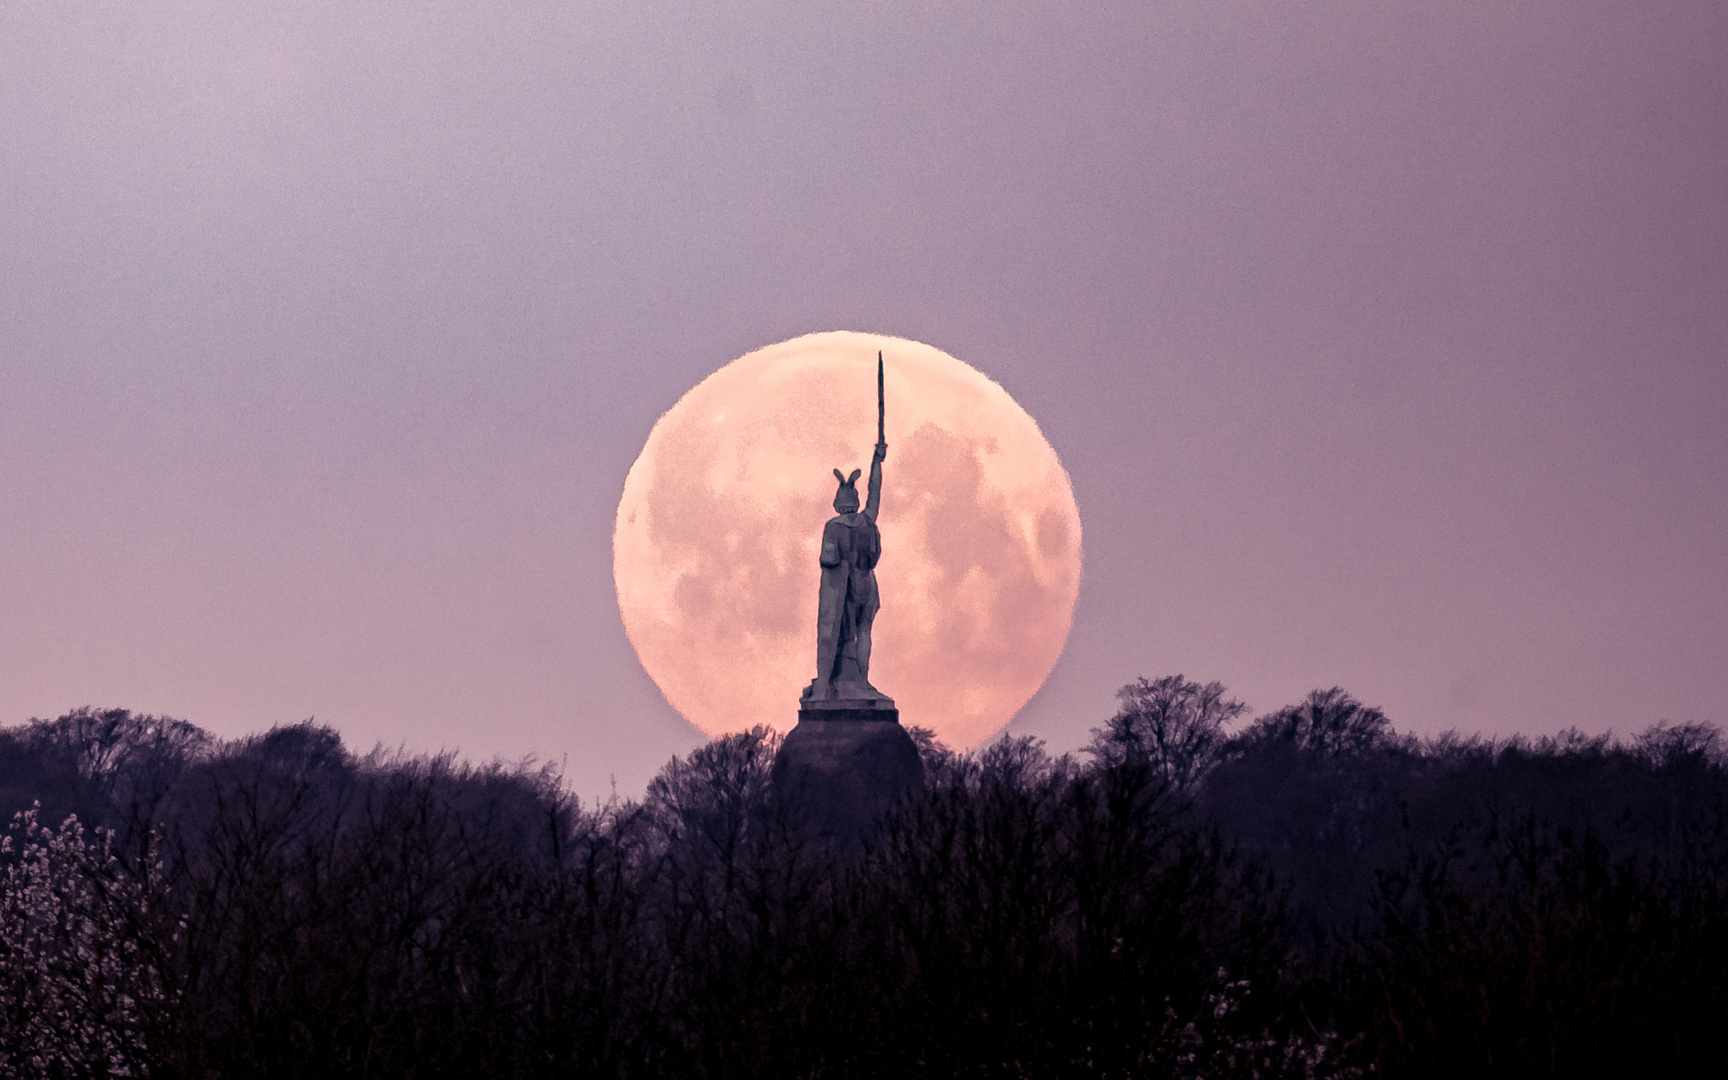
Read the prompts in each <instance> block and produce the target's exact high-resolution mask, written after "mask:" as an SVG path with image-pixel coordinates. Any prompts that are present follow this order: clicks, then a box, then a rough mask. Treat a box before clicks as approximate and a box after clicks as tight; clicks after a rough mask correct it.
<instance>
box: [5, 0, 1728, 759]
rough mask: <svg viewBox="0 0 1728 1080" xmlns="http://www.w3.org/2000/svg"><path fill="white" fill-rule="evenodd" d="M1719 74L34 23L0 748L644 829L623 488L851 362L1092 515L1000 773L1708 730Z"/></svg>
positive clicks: (669, 7)
mask: <svg viewBox="0 0 1728 1080" xmlns="http://www.w3.org/2000/svg"><path fill="white" fill-rule="evenodd" d="M1724 56H1728V7H1725V6H1724V5H1722V4H1720V3H1716V2H1698V3H1660V2H1658V3H1648V4H1635V5H1631V4H1624V3H1606V2H1596V0H1555V2H1542V3H1523V4H1502V3H1448V4H1424V5H1409V4H1384V3H1367V2H1363V3H1330V4H1323V3H1299V4H1293V3H1289V2H1287V0H1265V2H1244V3H1226V2H1219V0H1194V2H1182V3H1148V2H1145V0H1134V2H1130V3H1122V4H1106V3H1089V4H1083V5H1057V4H1049V3H1026V4H1015V3H1003V2H992V3H980V4H958V3H953V4H930V3H925V2H906V3H849V4H834V5H828V6H827V10H826V11H824V10H823V7H822V6H820V5H810V4H805V3H799V4H792V3H783V4H775V3H736V4H728V3H714V2H711V0H703V2H700V3H697V2H688V3H686V2H672V3H663V4H653V5H644V4H632V3H607V4H579V5H576V4H564V3H559V4H543V5H542V4H526V3H524V4H511V5H486V4H482V5H474V4H460V5H459V4H420V5H408V6H404V5H380V6H369V5H363V4H355V3H352V2H342V3H328V4H306V3H296V2H293V0H288V2H286V3H283V4H278V5H269V6H266V7H257V6H249V7H246V8H244V9H242V8H237V7H236V6H235V5H232V4H226V3H215V2H212V3H204V4H174V3H162V4H153V5H147V6H145V7H143V8H140V7H139V6H137V5H128V4H118V3H114V4H105V3H81V4H76V5H68V4H17V5H8V6H6V7H4V8H3V9H0V102H4V103H5V107H4V108H0V376H3V381H0V723H14V722H19V721H22V720H25V719H27V718H29V717H31V716H51V715H56V714H58V713H60V712H63V711H65V710H66V709H69V708H72V707H74V706H78V705H84V704H96V705H117V706H125V707H129V708H133V709H138V710H144V711H152V712H162V713H168V714H170V715H174V716H178V717H182V718H184V719H187V720H190V721H192V722H194V723H197V724H200V725H202V726H204V727H207V728H209V729H211V730H213V731H215V732H217V733H219V734H223V735H240V734H244V733H247V732H251V731H257V730H261V729H263V728H266V727H268V726H270V725H272V724H276V723H282V722H292V721H296V720H300V719H304V718H306V717H307V716H316V717H317V718H318V719H319V720H321V721H326V722H329V723H332V724H334V725H335V726H337V727H338V728H339V729H341V730H342V732H343V733H344V735H345V737H347V739H348V740H349V742H350V743H351V744H352V745H357V746H361V747H369V746H370V745H372V744H373V743H374V742H377V741H383V742H385V743H388V744H390V745H398V744H401V745H405V746H406V747H408V748H409V749H417V750H418V749H434V748H436V747H438V746H441V745H454V746H460V747H461V748H462V749H463V750H464V751H466V752H468V753H470V754H472V755H474V756H482V757H484V756H490V755H493V754H503V755H506V756H517V755H521V754H525V753H530V752H532V753H537V754H539V755H541V756H542V757H551V758H554V759H566V760H567V761H568V773H569V776H570V778H571V781H572V782H573V783H574V784H575V785H576V786H577V787H578V789H579V790H582V791H584V792H589V793H593V792H599V791H604V790H606V787H607V785H608V783H609V779H610V778H611V777H616V778H617V782H618V785H619V790H620V791H622V792H625V793H630V792H633V791H637V790H640V788H641V786H642V784H643V783H644V782H645V781H646V779H647V778H648V776H649V775H650V774H651V773H652V771H653V770H654V769H655V768H656V767H657V766H658V765H659V764H661V763H662V762H663V761H664V760H665V759H666V758H667V757H669V756H670V755H672V754H674V753H679V752H683V751H684V750H687V749H688V748H690V747H691V746H693V745H695V744H696V743H697V741H698V740H699V739H700V736H699V735H698V734H697V732H696V731H695V730H694V729H693V728H691V727H689V725H687V724H685V723H684V722H683V721H682V720H681V719H679V718H678V717H677V716H676V714H674V713H673V712H672V710H671V709H670V708H669V707H668V706H667V705H666V704H665V702H664V701H663V700H662V699H661V698H660V696H659V694H658V693H657V692H656V690H655V689H654V687H653V684H652V683H651V682H650V681H649V679H648V677H647V676H646V675H645V674H644V673H643V672H642V670H641V668H640V666H639V665H638V664H637V663H636V661H635V659H634V657H633V655H632V654H631V652H630V648H629V644H628V642H627V641H626V640H625V637H624V633H623V629H622V627H621V625H620V621H619V617H618V612H617V607H616V604H615V602H614V599H613V591H612V583H611V579H610V572H611V552H610V547H609V544H610V537H611V526H612V515H613V511H614V509H615V508H616V505H617V500H618V496H619V493H620V491H621V489H622V485H623V480H624V475H625V472H626V471H627V470H628V468H629V466H630V463H631V461H632V460H633V459H634V458H635V456H636V454H637V452H638V451H639V450H640V448H641V445H642V442H643V440H644V439H645V438H646V437H647V434H648V431H649V428H650V427H651V426H652V425H653V423H654V421H655V419H656V418H657V417H658V416H659V415H660V413H661V412H662V411H664V410H665V409H667V408H669V407H670V406H671V405H672V404H673V402H675V401H676V400H677V399H678V397H679V396H680V395H681V394H682V393H683V392H684V391H685V390H687V389H688V388H689V387H691V386H692V385H694V384H695V383H696V382H698V381H699V380H700V379H701V378H703V377H704V376H705V375H707V374H708V373H709V372H711V371H713V370H714V369H715V368H717V367H719V366H720V365H722V364H724V363H725V362H727V361H729V360H731V359H733V358H734V357H736V356H738V355H740V354H742V353H744V352H746V351H748V350H750V349H752V348H756V347H758V346H761V345H764V344H768V343H770V342H773V341H778V340H781V339H784V338H787V337H791V336H793V335H795V334H799V333H804V332H808V331H813V330H824V329H832V328H856V329H867V330H874V331H878V332H882V333H888V334H896V335H902V336H905V337H910V338H915V339H918V340H922V341H927V342H929V343H931V344H933V345H936V346H937V347H939V348H941V349H944V350H946V351H947V352H950V353H952V354H953V355H955V356H957V357H959V358H961V359H963V360H965V361H967V362H968V363H971V364H973V365H974V366H976V367H978V368H980V369H982V370H983V371H985V372H986V373H988V374H990V375H991V376H992V377H993V378H995V379H997V380H998V381H999V382H1001V383H1002V384H1003V386H1005V387H1006V388H1007V389H1008V390H1009V392H1010V393H1012V394H1013V395H1014V396H1015V398H1016V399H1017V400H1018V401H1019V402H1020V403H1021V404H1022V405H1024V406H1025V407H1026V409H1027V410H1028V411H1029V412H1031V414H1032V415H1033V416H1034V417H1036V418H1037V420H1038V421H1039V423H1040V424H1041V425H1042V427H1043V430H1044V432H1045V434H1046V435H1047V436H1048V437H1049V439H1050V441H1051V442H1052V443H1053V444H1054V446H1055V447H1056V449H1057V451H1058V452H1059V453H1060V454H1061V455H1062V458H1063V461H1064V463H1065V464H1066V465H1067V467H1068V469H1069V471H1070V473H1071V474H1072V477H1073V482H1074V488H1075V494H1076V498H1077V499H1078V501H1079V505H1080V513H1081V516H1082V519H1083V521H1084V523H1085V528H1086V559H1087V563H1086V577H1085V579H1084V581H1083V583H1082V586H1081V592H1080V600H1079V605H1078V608H1077V610H1076V615H1075V621H1074V630H1073V634H1072V636H1071V637H1070V640H1069V645H1068V649H1067V652H1066V653H1065V655H1064V657H1063V659H1062V661H1061V662H1060V663H1059V664H1058V665H1057V668H1056V671H1055V673H1054V674H1053V675H1052V677H1051V679H1050V681H1049V683H1047V684H1046V686H1045V689H1044V691H1043V692H1042V693H1041V694H1040V695H1039V696H1038V697H1036V698H1035V699H1034V700H1033V701H1032V703H1031V704H1030V705H1029V706H1028V707H1027V708H1026V709H1025V710H1024V711H1023V712H1022V713H1021V716H1020V718H1019V719H1018V720H1017V721H1016V722H1015V724H1014V725H1013V730H1016V731H1019V732H1024V733H1027V734H1032V735H1037V736H1039V737H1041V738H1044V739H1046V740H1047V741H1048V742H1049V743H1050V744H1051V745H1052V746H1053V747H1054V748H1057V749H1067V748H1072V747H1075V746H1078V745H1080V744H1081V743H1082V742H1084V740H1085V738H1086V731H1087V729H1088V728H1090V727H1092V726H1094V725H1096V724H1098V723H1099V722H1100V721H1101V720H1103V719H1104V717H1106V716H1107V715H1108V714H1109V712H1110V711H1111V708H1112V699H1111V695H1112V693H1113V691H1114V690H1115V689H1116V687H1118V686H1119V685H1121V684H1122V683H1124V682H1126V681H1128V680H1130V679H1131V678H1133V677H1134V676H1136V675H1141V674H1146V675H1158V674H1165V673H1174V672H1182V673H1185V674H1187V675H1189V676H1190V677H1195V678H1201V679H1214V678H1216V679H1220V680H1222V681H1224V682H1225V683H1226V684H1227V685H1229V686H1230V687H1231V688H1232V689H1233V690H1234V691H1235V692H1236V693H1237V694H1238V695H1239V696H1241V697H1242V698H1244V699H1245V700H1247V701H1248V702H1249V703H1250V705H1251V706H1252V707H1253V708H1254V709H1255V710H1256V711H1263V710H1269V709H1272V708H1276V707H1278V706H1280V705H1283V704H1285V703H1288V702H1291V701H1294V700H1296V699H1297V698H1299V697H1300V696H1301V695H1302V694H1304V693H1305V692H1306V691H1307V690H1309V689H1311V688H1314V687H1323V686H1331V685H1333V684H1340V685H1343V686H1344V687H1346V688H1347V689H1349V690H1351V691H1352V692H1353V693H1355V694H1356V695H1357V696H1359V697H1361V698H1362V699H1364V700H1365V701H1367V702H1368V703H1370V704H1373V705H1378V706H1380V707H1382V708H1384V709H1386V711H1387V712H1388V713H1389V714H1390V716H1391V717H1392V718H1393V720H1394V722H1395V723H1396V724H1397V725H1398V726H1400V727H1402V728H1405V729H1411V730H1416V731H1419V732H1438V731H1441V730H1444V729H1447V728H1453V727H1456V728H1459V729H1462V730H1465V731H1477V730H1481V731H1487V732H1498V733H1506V732H1511V731H1514V730H1520V731H1525V732H1531V733H1539V732H1551V731H1554V730H1557V729H1559V728H1562V727H1565V726H1567V725H1573V724H1575V725H1578V726H1579V727H1582V728H1584V729H1586V730H1590V731H1599V730H1603V729H1606V728H1614V729H1616V730H1619V731H1628V730H1636V729H1639V728H1642V727H1644V726H1645V725H1647V724H1649V723H1650V722H1652V721H1655V720H1658V719H1670V720H1676V721H1687V720H1703V721H1712V722H1720V721H1723V720H1725V719H1728V717H1725V716H1724V707H1723V703H1724V700H1725V698H1728V674H1725V673H1728V64H1724V63H1723V59H1722V58H1723V57H1724ZM889 513H892V508H891V507H887V508H884V514H889ZM884 601H885V608H884V615H883V616H882V618H883V620H884V622H883V624H882V626H883V628H884V631H885V629H886V627H887V625H888V624H887V621H886V620H887V619H888V618H889V615H888V606H887V605H891V604H892V598H891V597H885V598H884ZM884 689H885V690H887V691H888V692H890V693H892V688H891V687H884ZM789 708H790V704H789ZM907 719H908V721H911V722H915V720H916V718H915V717H908V718H907Z"/></svg>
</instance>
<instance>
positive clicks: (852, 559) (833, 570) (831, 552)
mask: <svg viewBox="0 0 1728 1080" xmlns="http://www.w3.org/2000/svg"><path fill="white" fill-rule="evenodd" d="M881 557H882V534H881V532H879V531H878V530H877V528H876V524H875V522H873V521H871V520H870V519H869V518H868V517H866V516H865V515H864V514H860V513H852V514H840V515H838V516H836V517H834V518H832V519H830V520H829V522H828V524H827V525H825V526H824V527H823V529H822V559H821V561H822V587H821V592H820V593H819V602H818V606H817V613H816V639H817V642H818V648H817V652H818V655H819V656H823V657H828V656H832V657H833V658H834V660H833V663H834V669H833V670H829V671H821V672H818V673H817V677H818V679H822V678H829V679H833V680H834V681H835V682H850V681H852V680H853V679H857V680H863V679H865V678H867V673H866V671H865V670H864V669H863V664H861V663H860V660H861V659H862V658H861V657H859V655H858V651H857V645H858V636H859V633H860V631H862V632H863V633H864V634H868V633H869V632H870V624H871V622H872V621H873V620H874V619H875V618H876V610H877V608H878V607H880V606H881V603H880V601H879V600H878V599H877V596H876V562H877V560H878V559H880V558H881ZM830 643H832V644H830ZM823 646H828V647H827V648H824V647H823ZM830 648H832V649H833V650H834V651H833V652H830V651H829V649H830ZM866 662H867V661H866Z"/></svg>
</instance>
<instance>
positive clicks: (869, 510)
mask: <svg viewBox="0 0 1728 1080" xmlns="http://www.w3.org/2000/svg"><path fill="white" fill-rule="evenodd" d="M885 412H886V410H885V407H884V405H883V397H882V355H881V354H880V353H878V354H877V355H876V452H875V454H873V455H872V456H871V459H870V481H869V489H868V491H869V493H868V495H866V497H865V499H864V507H863V511H862V512H860V511H859V507H858V486H857V485H858V475H859V471H858V470H857V469H853V470H852V475H851V476H846V475H845V474H843V473H841V471H840V470H839V469H835V470H834V477H835V479H837V480H839V481H840V490H839V491H838V492H836V493H835V495H834V512H835V516H834V517H832V518H830V519H829V520H828V524H827V525H825V526H823V528H822V556H821V562H822V586H821V592H820V593H819V597H820V600H819V603H818V605H817V613H816V678H815V679H813V680H811V682H810V685H809V686H808V687H807V688H805V690H804V701H805V702H806V703H814V702H823V701H846V702H858V703H866V702H868V703H872V704H873V705H874V706H875V707H877V708H887V709H892V708H893V702H892V701H890V700H889V699H888V698H887V697H885V696H884V695H883V694H882V693H881V692H880V691H878V690H877V689H876V688H875V687H874V686H871V685H870V625H871V623H872V622H873V621H874V620H875V618H876V610H877V609H878V608H879V607H881V601H880V600H879V598H878V597H877V595H876V562H877V560H878V559H880V558H881V557H882V534H881V533H880V532H878V531H877V529H876V513H877V510H878V509H879V508H880V506H881V502H882V462H883V461H884V460H886V459H887V457H888V443H887V442H886V441H885V439H884V423H883V421H884V416H885ZM867 707H868V706H867Z"/></svg>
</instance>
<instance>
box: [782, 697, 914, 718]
mask: <svg viewBox="0 0 1728 1080" xmlns="http://www.w3.org/2000/svg"><path fill="white" fill-rule="evenodd" d="M806 720H813V721H818V722H823V721H831V720H862V721H865V722H867V723H874V722H880V721H887V722H888V723H890V724H898V723H899V722H900V710H899V709H896V708H895V707H894V702H893V701H892V700H890V699H888V698H885V697H878V698H843V699H831V700H828V701H813V700H811V699H810V698H805V699H804V700H803V701H800V702H799V703H798V722H799V723H803V722H804V721H806Z"/></svg>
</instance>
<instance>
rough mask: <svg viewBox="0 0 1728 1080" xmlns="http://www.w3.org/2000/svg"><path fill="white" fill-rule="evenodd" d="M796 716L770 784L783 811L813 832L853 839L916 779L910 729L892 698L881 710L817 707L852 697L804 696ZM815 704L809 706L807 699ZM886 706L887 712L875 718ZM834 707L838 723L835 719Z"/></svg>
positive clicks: (920, 780)
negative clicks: (816, 699) (840, 718)
mask: <svg viewBox="0 0 1728 1080" xmlns="http://www.w3.org/2000/svg"><path fill="white" fill-rule="evenodd" d="M803 704H804V706H805V708H800V709H799V711H798V715H799V723H798V726H797V727H794V728H793V729H792V730H791V731H790V732H789V733H788V734H787V736H786V739H785V741H784V742H782V743H781V744H780V752H779V754H777V755H776V756H775V758H774V766H773V771H772V773H771V774H770V783H771V785H772V787H773V791H774V795H775V798H776V799H777V800H778V801H779V802H780V803H781V805H782V806H784V807H785V808H786V809H787V811H788V812H790V813H791V814H793V815H795V816H797V817H799V818H801V819H803V820H804V821H805V822H807V823H808V824H809V826H810V827H811V829H812V830H813V831H815V832H817V833H820V834H825V835H828V836H833V837H837V838H841V839H857V838H859V837H861V836H863V835H864V833H865V832H866V831H867V830H868V829H869V827H870V825H871V824H872V823H873V822H874V821H875V820H876V819H877V818H878V817H880V816H881V814H882V812H883V811H885V810H887V809H888V808H889V807H890V806H892V805H893V804H894V802H895V800H897V799H900V798H902V797H903V796H905V795H907V794H910V793H911V792H913V791H915V790H917V789H918V788H920V787H922V786H923V784H924V761H923V759H922V758H920V757H919V756H918V747H917V746H916V745H915V744H914V743H913V742H912V736H910V735H908V734H907V733H906V729H905V728H903V727H901V726H900V722H899V713H898V710H895V709H894V707H893V703H892V702H889V703H888V708H887V709H885V710H884V709H875V710H869V709H866V710H861V711H863V712H866V713H874V714H875V716H873V717H870V718H866V719H860V718H856V717H854V716H853V715H852V713H851V712H850V711H848V710H844V709H840V708H833V707H822V706H837V705H841V704H851V705H856V704H858V703H857V702H850V703H841V702H819V703H812V702H804V703H803ZM812 704H815V705H817V706H818V707H817V708H814V709H811V708H809V706H811V705H812ZM884 712H885V713H887V714H888V715H889V716H890V717H891V719H881V718H878V717H880V716H881V714H883V713H884ZM833 714H842V715H844V716H845V717H846V722H836V719H837V717H836V716H835V715H833Z"/></svg>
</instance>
